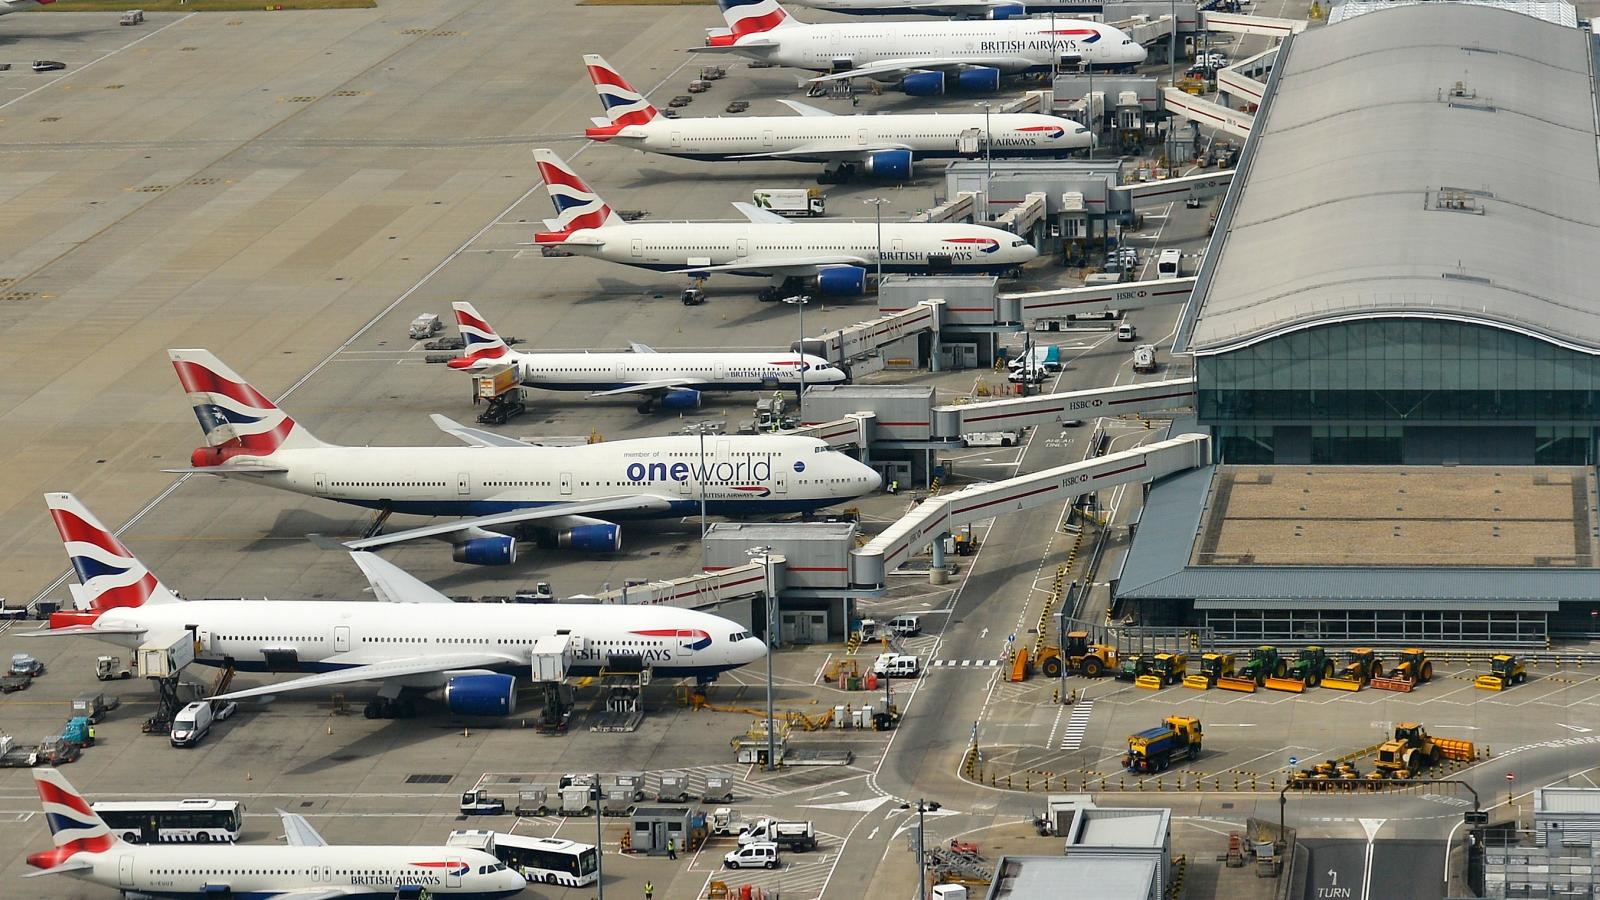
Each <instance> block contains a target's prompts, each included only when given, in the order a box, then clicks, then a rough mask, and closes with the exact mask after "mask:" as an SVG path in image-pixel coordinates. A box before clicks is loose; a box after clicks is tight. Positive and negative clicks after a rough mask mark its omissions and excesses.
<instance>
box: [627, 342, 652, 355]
mask: <svg viewBox="0 0 1600 900" xmlns="http://www.w3.org/2000/svg"><path fill="white" fill-rule="evenodd" d="M628 349H629V350H632V351H633V352H634V353H654V352H656V351H655V348H654V347H650V346H646V345H645V344H641V343H639V342H638V341H629V342H628Z"/></svg>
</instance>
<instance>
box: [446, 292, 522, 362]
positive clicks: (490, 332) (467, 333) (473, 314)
mask: <svg viewBox="0 0 1600 900" xmlns="http://www.w3.org/2000/svg"><path fill="white" fill-rule="evenodd" d="M450 307H451V308H452V309H454V310H455V311H456V328H458V329H460V330H461V339H462V340H463V341H466V342H467V352H466V354H465V355H464V356H458V357H456V358H455V359H452V360H450V364H449V365H450V368H452V369H481V368H483V367H484V366H487V365H489V364H490V363H492V362H494V361H496V360H499V359H503V358H505V356H506V355H507V354H509V353H510V352H511V348H510V347H507V346H506V342H505V341H503V340H501V339H500V335H498V334H495V331H494V329H493V328H492V327H490V325H489V321H488V320H487V319H485V318H484V317H483V316H480V315H478V310H477V308H476V307H474V306H473V305H472V304H471V303H466V302H463V301H458V302H455V303H452V304H450Z"/></svg>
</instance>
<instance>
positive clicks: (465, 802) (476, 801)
mask: <svg viewBox="0 0 1600 900" xmlns="http://www.w3.org/2000/svg"><path fill="white" fill-rule="evenodd" d="M458 808H459V809H460V811H461V814H462V815H463V816H503V815H505V814H506V802H505V801H504V800H501V799H500V798H498V797H491V796H489V792H488V791H486V790H483V789H482V788H479V789H478V790H475V791H467V792H465V793H463V794H462V795H461V803H460V806H459V807H458Z"/></svg>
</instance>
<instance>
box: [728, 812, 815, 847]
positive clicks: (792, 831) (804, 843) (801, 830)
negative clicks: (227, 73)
mask: <svg viewBox="0 0 1600 900" xmlns="http://www.w3.org/2000/svg"><path fill="white" fill-rule="evenodd" d="M768 842H771V843H774V844H777V845H778V848H779V849H781V850H789V851H793V852H796V853H805V852H807V851H810V850H815V849H817V831H816V829H815V828H813V827H812V826H811V823H810V822H780V821H778V820H777V819H774V818H772V817H771V816H762V817H761V818H759V819H756V820H755V821H754V822H751V823H750V827H749V828H746V829H745V830H744V831H742V832H740V833H739V846H741V847H748V846H750V845H752V844H763V843H768Z"/></svg>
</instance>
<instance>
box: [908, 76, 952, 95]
mask: <svg viewBox="0 0 1600 900" xmlns="http://www.w3.org/2000/svg"><path fill="white" fill-rule="evenodd" d="M900 90H902V91H905V92H906V93H907V94H910V95H911V96H913V97H937V96H939V95H940V94H942V93H944V73H943V72H912V73H911V74H909V75H907V76H906V77H904V78H902V79H900Z"/></svg>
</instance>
